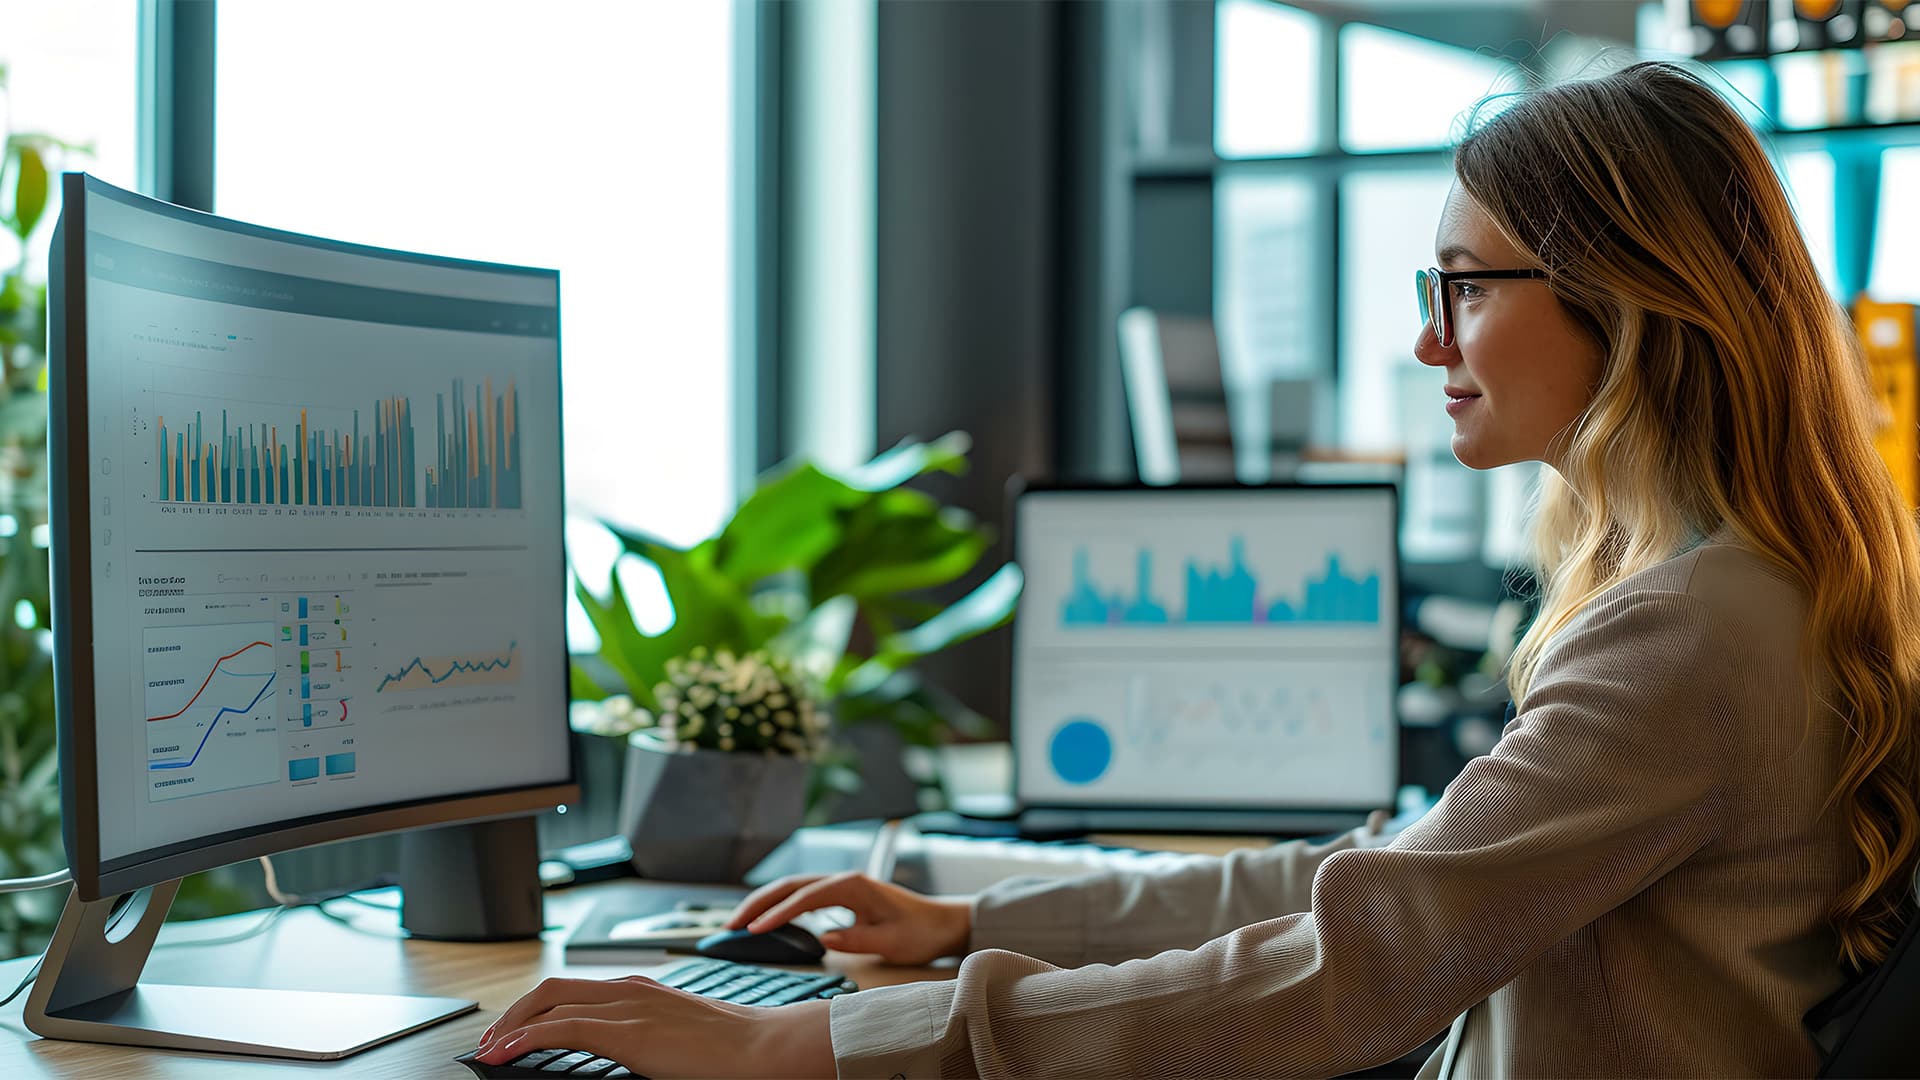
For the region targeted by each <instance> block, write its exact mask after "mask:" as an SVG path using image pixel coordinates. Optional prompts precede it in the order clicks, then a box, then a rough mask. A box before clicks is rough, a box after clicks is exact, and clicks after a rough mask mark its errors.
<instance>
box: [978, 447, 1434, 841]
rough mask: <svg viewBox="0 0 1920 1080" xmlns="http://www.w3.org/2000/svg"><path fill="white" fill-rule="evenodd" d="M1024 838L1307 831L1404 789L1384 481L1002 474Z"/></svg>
mask: <svg viewBox="0 0 1920 1080" xmlns="http://www.w3.org/2000/svg"><path fill="white" fill-rule="evenodd" d="M1008 520H1009V521H1010V522H1011V536H1012V543H1013V551H1014V559H1015V561H1016V562H1018V563H1019V565H1020V568H1021V570H1022V571H1023V573H1024V574H1025V577H1026V587H1025V591H1024V592H1023V594H1022V596H1021V600H1020V605H1019V608H1018V610H1017V611H1016V612H1015V616H1014V623H1013V632H1012V634H1011V635H1009V638H1010V641H1011V649H1012V661H1011V675H1012V678H1011V680H1010V688H1011V701H1010V702H1009V709H1008V716H1009V717H1010V723H1011V731H1012V741H1013V757H1014V764H1013V780H1014V796H1015V805H1016V807H1017V811H1018V818H1017V821H1018V828H1019V832H1020V833H1021V834H1022V835H1029V836H1061V835H1073V834H1076V833H1084V832H1219V833H1243V834H1254V835H1270V836H1309V835H1318V834H1325V833H1337V832H1343V831H1345V830H1347V829H1350V828H1353V827H1355V826H1358V825H1360V824H1363V823H1364V822H1365V820H1366V816H1367V814H1368V812H1370V811H1372V810H1376V809H1381V808H1388V809H1391V808H1392V807H1393V806H1394V805H1395V799H1396V795H1397V792H1398V791H1399V787H1400V780H1401V777H1400V740H1399V725H1398V722H1397V719H1396V715H1395V712H1394V699H1395V694H1396V691H1397V690H1398V687H1399V676H1400V653H1399V640H1400V617H1399V612H1400V574H1399V567H1400V552H1399V535H1400V530H1399V496H1398V491H1397V489H1396V487H1395V486H1394V485H1393V484H1391V483H1341V484H1273V485H1218V486H1181V487H1140V486H1131V487H1121V486H1035V485H1023V484H1020V483H1019V482H1017V481H1016V485H1015V488H1014V492H1013V499H1012V512H1011V514H1010V516H1009V519H1008Z"/></svg>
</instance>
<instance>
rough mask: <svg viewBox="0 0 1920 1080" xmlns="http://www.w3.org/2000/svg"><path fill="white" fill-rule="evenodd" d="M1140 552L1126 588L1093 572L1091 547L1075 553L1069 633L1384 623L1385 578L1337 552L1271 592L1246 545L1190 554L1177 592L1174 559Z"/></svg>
mask: <svg viewBox="0 0 1920 1080" xmlns="http://www.w3.org/2000/svg"><path fill="white" fill-rule="evenodd" d="M1160 554H1161V553H1159V552H1156V551H1155V550H1154V549H1153V548H1151V547H1147V546H1139V547H1138V548H1136V550H1135V551H1134V553H1133V557H1132V570H1133V575H1132V581H1131V582H1130V583H1129V584H1128V585H1125V586H1122V585H1115V584H1103V583H1102V582H1101V581H1100V580H1099V575H1097V574H1096V573H1095V572H1094V570H1093V569H1092V567H1093V553H1092V551H1091V549H1090V548H1089V547H1088V546H1085V545H1083V546H1080V547H1078V548H1076V549H1075V550H1074V552H1073V568H1072V586H1071V588H1070V590H1069V591H1068V592H1067V594H1066V595H1065V596H1064V597H1062V598H1061V600H1060V626H1061V628H1062V629H1089V628H1104V627H1123V626H1136V627H1155V628H1161V627H1172V626H1180V625H1186V626H1208V627H1216V628H1218V627H1226V626H1232V625H1239V626H1246V627H1256V626H1271V627H1276V628H1288V627H1294V626H1305V625H1326V624H1349V625H1353V624H1373V625H1377V624H1378V623H1379V622H1380V616H1381V610H1380V609H1381V605H1380V575H1379V572H1378V571H1377V570H1375V569H1372V568H1368V569H1367V570H1365V571H1355V570H1354V569H1353V567H1352V560H1351V559H1349V560H1347V561H1346V562H1345V563H1344V564H1343V561H1342V559H1341V556H1340V555H1339V553H1337V552H1328V553H1327V554H1326V556H1325V558H1324V560H1323V561H1322V562H1321V563H1320V565H1319V567H1318V568H1317V569H1316V570H1314V571H1310V572H1308V573H1307V574H1305V575H1301V576H1300V577H1299V578H1298V579H1297V580H1296V581H1295V582H1291V583H1288V582H1285V581H1284V579H1283V578H1281V576H1280V575H1274V576H1273V578H1272V580H1273V581H1274V582H1275V584H1272V585H1269V584H1267V583H1266V582H1265V581H1263V579H1262V577H1261V576H1260V575H1258V574H1256V573H1255V571H1254V569H1253V568H1252V567H1251V566H1250V565H1249V564H1248V559H1247V554H1246V541H1245V540H1244V539H1243V538H1241V537H1237V536H1236V537H1234V538H1232V539H1231V540H1230V541H1229V542H1228V546H1227V551H1226V556H1227V557H1226V559H1225V560H1224V561H1221V560H1220V559H1219V558H1218V556H1217V555H1210V554H1199V553H1195V554H1188V555H1186V557H1185V558H1184V560H1181V567H1180V570H1179V572H1178V576H1177V578H1176V579H1175V581H1177V584H1172V585H1171V587H1170V582H1169V581H1168V580H1167V579H1165V577H1164V574H1165V569H1164V565H1161V566H1156V563H1161V564H1166V563H1172V562H1174V561H1175V559H1174V558H1163V559H1157V558H1156V556H1157V555H1160Z"/></svg>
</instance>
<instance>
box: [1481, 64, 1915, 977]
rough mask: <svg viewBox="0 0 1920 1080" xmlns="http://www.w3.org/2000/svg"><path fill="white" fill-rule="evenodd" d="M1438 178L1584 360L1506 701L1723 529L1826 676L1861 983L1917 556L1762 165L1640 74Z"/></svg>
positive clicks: (1895, 815) (1894, 787)
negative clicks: (1522, 258)
mask: <svg viewBox="0 0 1920 1080" xmlns="http://www.w3.org/2000/svg"><path fill="white" fill-rule="evenodd" d="M1454 169H1455V172H1456V174H1457V176H1458V179H1459V183H1460V186H1461V188H1462V189H1463V190H1464V191H1465V193H1466V194H1468V195H1470V196H1471V197H1472V198H1473V199H1474V201H1475V202H1477V203H1478V204H1479V205H1480V207H1481V208H1482V209H1484V210H1485V211H1486V212H1487V214H1488V215H1489V216H1491V218H1492V219H1493V221H1494V222H1495V224H1496V225H1497V226H1498V227H1499V228H1500V229H1501V231H1502V232H1503V233H1504V234H1505V235H1506V237H1507V238H1508V239H1509V240H1511V241H1512V242H1513V243H1514V244H1515V245H1516V246H1517V247H1518V248H1519V249H1520V250H1522V251H1524V252H1527V253H1529V254H1531V255H1532V257H1534V258H1535V259H1537V260H1538V263H1539V265H1541V266H1542V267H1544V268H1546V270H1547V271H1548V273H1549V275H1550V277H1549V280H1548V284H1549V286H1550V287H1551V289H1552V290H1553V293H1554V295H1555V296H1556V297H1557V298H1558V300H1559V301H1560V303H1561V305H1562V306H1563V307H1564V308H1565V310H1566V311H1567V313H1568V315H1569V316H1570V317H1571V319H1572V321H1573V323H1574V325H1576V326H1577V327H1578V328H1579V329H1580V330H1582V331H1583V332H1584V333H1585V334H1587V335H1588V336H1590V337H1591V339H1592V340H1593V341H1594V342H1596V343H1597V344H1598V345H1599V347H1600V349H1601V351H1602V354H1603V355H1604V357H1605V359H1604V362H1603V368H1602V373H1601V375H1600V377H1599V382H1598V385H1597V386H1595V387H1594V390H1593V397H1592V401H1591V403H1590V404H1589V405H1588V407H1587V408H1586V409H1585V410H1584V412H1583V414H1582V415H1581V416H1580V417H1579V418H1578V419H1577V420H1575V421H1574V422H1573V424H1571V425H1570V426H1569V427H1568V428H1567V429H1566V430H1564V431H1562V432H1561V433H1560V434H1559V436H1558V437H1557V438H1556V440H1555V443H1554V451H1555V454H1556V457H1557V466H1558V469H1559V470H1560V471H1558V472H1556V471H1555V469H1553V468H1547V469H1542V470H1541V489H1540V492H1539V496H1538V503H1537V505H1536V510H1535V514H1534V521H1533V535H1532V543H1533V560H1534V563H1535V568H1536V570H1537V572H1538V576H1539V581H1540V586H1541V595H1540V600H1541V605H1540V611H1539V614H1538V615H1537V616H1536V618H1535V620H1534V622H1533V624H1532V626H1531V627H1530V628H1529V629H1528V631H1527V633H1526V634H1525V635H1524V637H1523V638H1522V640H1521V641H1520V643H1519V645H1518V647H1517V648H1516V650H1515V652H1514V655H1513V657H1512V660H1511V661H1510V663H1511V667H1510V670H1509V675H1508V686H1509V688H1510V689H1511V691H1512V693H1513V698H1514V700H1515V701H1523V700H1524V699H1525V696H1526V691H1527V686H1528V684H1529V682H1530V681H1531V680H1532V677H1533V674H1534V669H1535V665H1536V664H1537V663H1538V661H1539V659H1540V656H1541V653H1542V650H1543V649H1544V648H1545V646H1546V645H1547V643H1548V641H1549V640H1550V639H1551V638H1552V637H1553V636H1554V634H1556V633H1557V632H1559V631H1560V630H1561V629H1563V628H1564V627H1566V625H1567V624H1568V622H1569V621H1571V620H1572V619H1573V618H1574V616H1575V615H1577V614H1578V613H1579V612H1580V611H1581V610H1582V609H1583V608H1584V607H1586V605H1587V604H1588V603H1590V602H1591V601H1592V600H1593V599H1594V598H1595V597H1596V596H1598V595H1599V594H1600V593H1601V592H1603V591H1605V590H1606V589H1607V588H1609V587H1610V586H1612V585H1614V584H1615V583H1617V582H1619V581H1621V580H1622V579H1623V578H1625V577H1627V576H1628V575H1630V574H1633V573H1635V572H1637V571H1640V570H1643V569H1646V568H1647V567H1650V566H1653V565H1654V564H1656V563H1659V562H1662V561H1664V560H1667V559H1670V558H1672V557H1673V556H1674V555H1675V554H1676V553H1677V552H1679V551H1681V550H1682V549H1684V548H1685V547H1686V546H1687V545H1688V544H1689V543H1690V542H1691V541H1692V540H1694V539H1695V538H1696V537H1701V536H1706V535H1709V534H1711V533H1712V532H1714V531H1715V530H1717V529H1719V528H1721V527H1722V526H1731V527H1732V530H1733V531H1734V533H1735V535H1736V536H1737V537H1738V538H1739V539H1740V540H1741V541H1742V542H1743V543H1744V544H1746V545H1747V546H1749V547H1751V548H1752V549H1753V550H1754V551H1757V552H1759V553H1760V554H1761V556H1762V557H1764V558H1766V559H1769V560H1771V561H1772V562H1774V563H1776V564H1778V565H1779V566H1780V567H1782V568H1784V569H1785V570H1786V571H1788V572H1789V574H1790V576H1792V577H1793V578H1794V579H1795V580H1797V581H1798V582H1799V583H1800V585H1801V587H1802V589H1803V590H1804V593H1805V595H1806V597H1807V598H1808V601H1809V605H1808V620H1809V621H1808V627H1807V635H1806V642H1807V656H1806V657H1805V661H1806V663H1807V665H1808V672H1809V674H1810V676H1811V675H1813V673H1815V672H1817V671H1818V670H1819V668H1820V666H1822V665H1824V667H1825V669H1826V670H1827V671H1828V672H1829V673H1830V674H1831V677H1832V680H1833V682H1832V683H1831V684H1830V685H1831V687H1832V691H1833V698H1832V700H1831V701H1829V702H1827V707H1830V708H1832V709H1834V710H1836V711H1837V712H1839V713H1840V715H1841V716H1842V717H1844V720H1845V724H1846V732H1847V733H1846V736H1845V739H1846V742H1845V753H1844V763H1843V766H1842V770H1841V775H1840V778H1839V781H1838V783H1837V784H1836V785H1835V787H1834V789H1833V792H1832V795H1831V796H1830V797H1829V799H1828V801H1827V804H1826V806H1827V807H1831V806H1833V805H1834V804H1836V803H1837V804H1838V805H1839V806H1840V807H1841V808H1842V812H1843V813H1844V814H1845V815H1846V819H1847V821H1848V823H1849V825H1850V828H1851V834H1852V837H1853V841H1854V844H1855V846H1856V847H1857V849H1858V853H1859V867H1860V869H1859V874H1858V877H1857V878H1856V879H1855V880H1854V881H1853V882H1852V883H1851V884H1850V885H1849V887H1848V888H1847V889H1845V890H1844V892H1843V893H1842V894H1841V896H1840V897H1839V898H1838V899H1837V900H1836V901H1835V903H1834V904H1833V906H1832V908H1831V909H1830V911H1829V912H1828V918H1829V921H1830V924H1831V925H1832V927H1833V929H1834V930H1835V932H1836V933H1837V935H1838V937H1839V942H1840V959H1841V960H1842V962H1844V963H1847V964H1849V965H1851V966H1852V967H1854V968H1855V969H1865V968H1868V967H1871V966H1874V965H1876V964H1878V963H1879V962H1880V961H1881V960H1883V959H1884V958H1885V957H1886V955H1887V951H1888V949H1889V947H1890V946H1891V945H1892V943H1893V941H1894V940H1895V939H1896V938H1897V937H1898V936H1899V934H1900V932H1901V929H1902V927H1903V925H1904V922H1905V919H1906V914H1905V913H1906V911H1907V904H1908V896H1909V894H1910V891H1911V889H1912V884H1911V882H1910V881H1909V874H1910V873H1911V872H1912V870H1913V868H1914V864H1915V855H1916V838H1920V812H1917V811H1916V793H1917V791H1920V775H1917V772H1920V770H1917V769H1916V742H1917V740H1916V725H1915V710H1916V708H1917V707H1920V538H1917V537H1916V527H1915V521H1914V517H1913V514H1912V513H1911V511H1910V510H1909V508H1908V507H1907V506H1906V504H1905V501H1904V500H1903V498H1902V497H1901V494H1900V492H1899V491H1898V489H1897V488H1896V487H1895V485H1894V482H1893V479H1892V477H1891V476H1890V475H1889V474H1888V471H1887V467H1886V465H1885V464H1884V463H1883V462H1882V461H1881V459H1880V457H1879V456H1878V454H1877V453H1876V451H1875V449H1874V445H1873V434H1872V431H1873V423H1874V421H1873V417H1874V414H1875V406H1874V403H1873V400H1872V397H1871V393H1870V390H1869V387H1868V384H1867V379H1866V367H1865V363H1864V360H1863V359H1862V356H1861V352H1860V348H1859V345H1858V342H1857V340H1856V338H1855V336H1854V334H1853V331H1852V328H1851V325H1850V323H1849V321H1848V320H1847V318H1846V315H1845V313H1844V312H1843V311H1842V310H1841V309H1840V308H1839V307H1838V306H1837V305H1836V304H1835V303H1834V302H1833V300H1832V299H1831V298H1829V296H1828V294H1827V292H1826V289H1825V287H1824V286H1823V285H1822V283H1821V280H1820V277H1819V274H1818V273H1817V272H1816V271H1815V269H1814V264H1813V260H1812V258H1811V257H1810V256H1809V255H1808V253H1807V245H1806V242H1805V240H1804V239H1803V238H1802V236H1801V234H1800V230H1799V226H1798V224H1797V223H1796V221H1795V219H1794V216H1793V212H1792V210H1791V209H1790V207H1789V206H1788V202H1787V196H1786V193H1785V192H1784V191H1783V190H1782V189H1781V185H1780V182H1779V179H1778V178H1777V177H1776V175H1775V173H1774V169H1773V166H1772V164H1771V163H1770V161H1769V160H1768V156H1767V153H1766V151H1765V150H1764V149H1763V148H1762V146H1761V144H1760V142H1759V140H1758V139H1757V138H1756V136H1755V135H1754V133H1753V131H1752V130H1751V129H1750V128H1749V127H1748V126H1747V124H1746V123H1745V122H1744V121H1743V120H1742V119H1741V118H1740V116H1739V114H1738V113H1736V112H1735V111H1734V110H1733V109H1732V108H1731V107H1730V106H1729V105H1728V104H1727V102H1726V101H1725V100H1723V99H1722V98H1721V97H1720V96H1719V95H1718V94H1717V93H1716V92H1715V91H1714V90H1713V89H1712V88H1711V87H1709V86H1708V85H1707V84H1706V83H1705V82H1704V81H1703V80H1702V79H1701V78H1700V77H1699V76H1697V75H1695V74H1694V73H1693V72H1691V71H1689V70H1688V69H1686V68H1683V67H1679V66H1676V65H1673V64H1668V63H1658V62H1654V63H1640V64H1634V65H1632V66H1630V67H1627V68H1624V69H1622V70H1619V71H1615V72H1613V73H1611V74H1608V75H1604V76H1601V77H1598V78H1588V79H1583V80H1580V81H1575V82H1569V83H1563V84H1560V85H1556V86H1553V87H1551V88H1547V89H1542V90H1537V91H1532V92H1530V93H1527V94H1525V95H1522V96H1519V97H1518V98H1517V99H1516V100H1515V103H1513V104H1511V105H1510V106H1508V107H1507V108H1505V109H1504V110H1502V111H1500V112H1499V113H1498V114H1497V115H1495V116H1493V118H1492V119H1490V120H1486V121H1485V122H1484V123H1483V122H1480V121H1479V120H1478V119H1477V116H1476V119H1475V120H1472V121H1470V122H1469V133H1468V134H1467V135H1466V136H1465V138H1464V139H1463V140H1462V141H1461V143H1460V145H1459V147H1458V150H1457V152H1456V155H1455V162H1454ZM1813 685H1815V684H1814V681H1813V679H1811V678H1810V680H1809V687H1810V693H1811V692H1812V691H1811V687H1812V686H1813ZM1814 709H1815V706H1814V703H1813V702H1812V700H1811V699H1810V701H1809V716H1810V717H1811V716H1813V715H1814ZM1810 722H1811V721H1810ZM1824 809H1825V808H1824V807H1823V810H1824Z"/></svg>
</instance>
